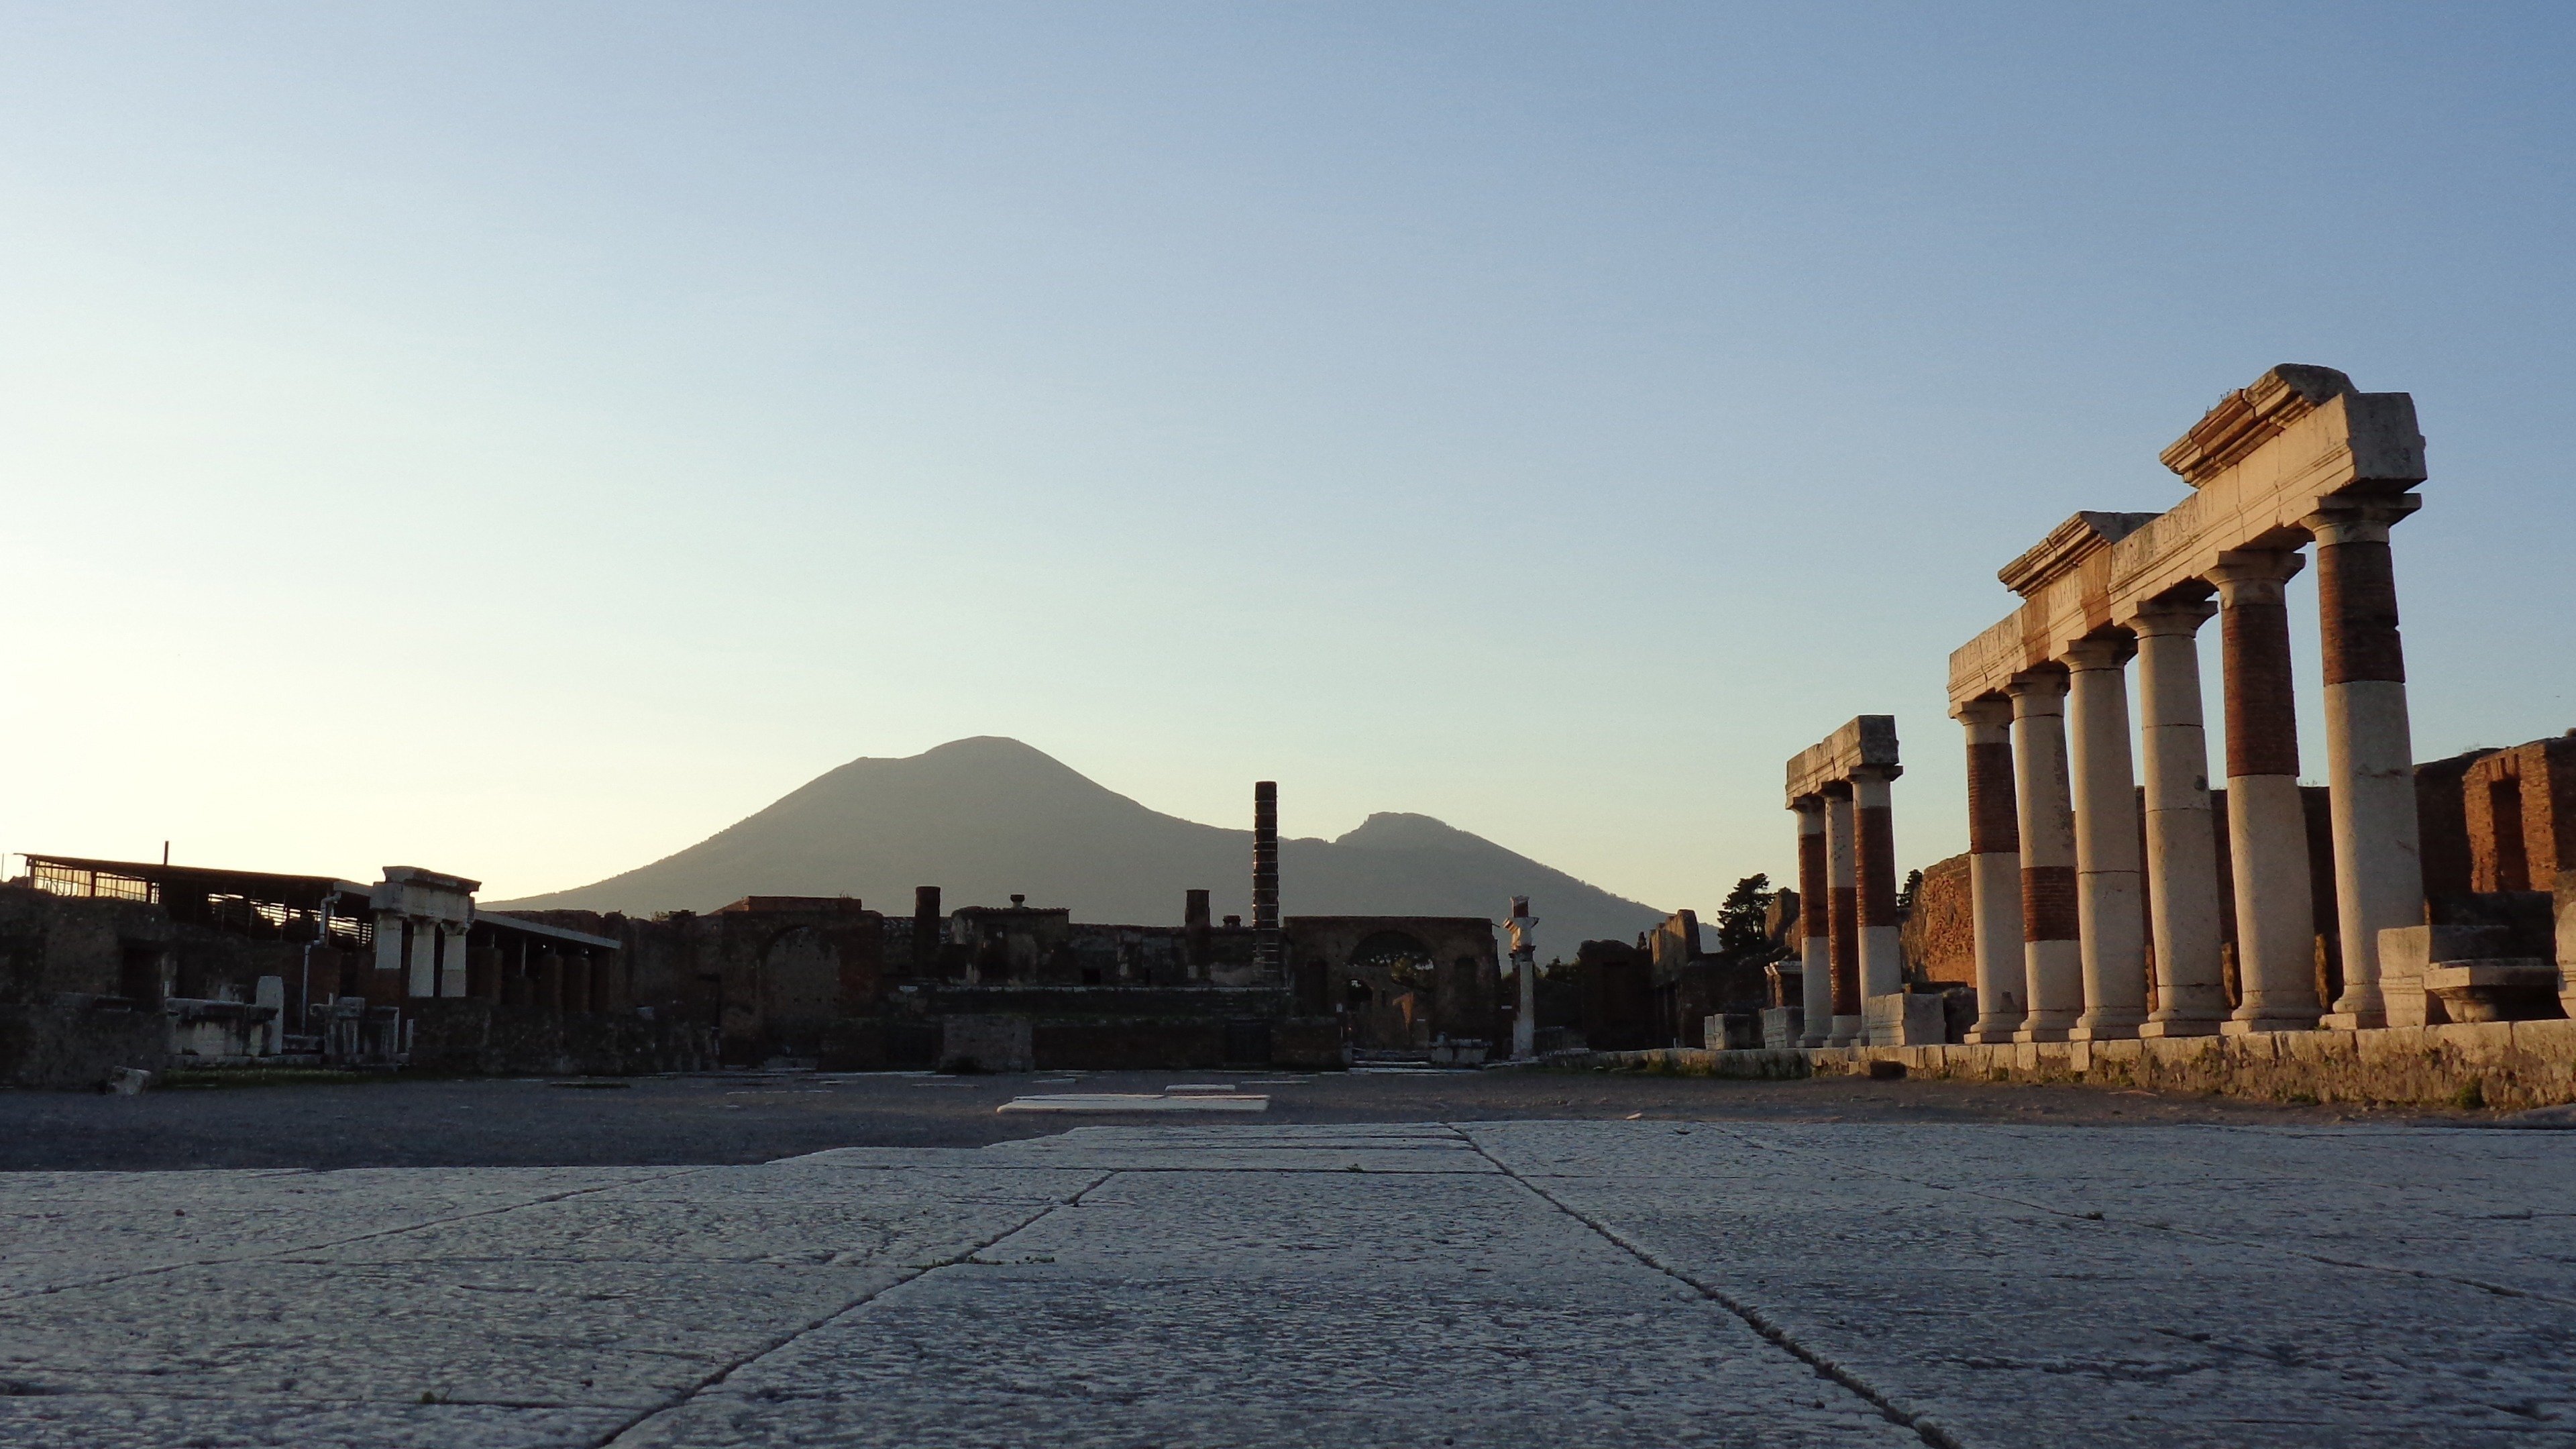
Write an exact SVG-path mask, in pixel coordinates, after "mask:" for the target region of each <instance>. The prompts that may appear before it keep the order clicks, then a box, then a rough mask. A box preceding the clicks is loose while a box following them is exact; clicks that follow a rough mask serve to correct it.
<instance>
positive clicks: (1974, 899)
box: [1959, 698, 2030, 1043]
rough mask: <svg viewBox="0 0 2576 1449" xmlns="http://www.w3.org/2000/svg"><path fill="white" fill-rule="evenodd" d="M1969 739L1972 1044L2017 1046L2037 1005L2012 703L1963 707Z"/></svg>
mask: <svg viewBox="0 0 2576 1449" xmlns="http://www.w3.org/2000/svg"><path fill="white" fill-rule="evenodd" d="M1959 723H1960V724H1962V725H1964V726H1966V727H1967V732H1968V891H1969V896H1970V907H1969V909H1970V912H1971V914H1972V915H1973V917H1974V919H1975V926H1976V935H1977V1021H1976V1025H1974V1026H1972V1027H1970V1028H1969V1029H1968V1035H1967V1039H1968V1040H1969V1041H1971V1042H1978V1043H1991V1042H2006V1041H2010V1040H2012V1037H2013V1033H2014V1032H2015V1031H2018V1030H2020V1029H2021V1024H2022V1017H2023V1016H2024V1015H2025V1014H2026V1008H2027V1006H2028V1004H2029V1001H2030V987H2029V984H2028V981H2027V979H2026V977H2027V968H2026V966H2025V963H2024V962H2023V959H2022V929H2021V821H2020V820H2019V818H2018V817H2017V816H2016V814H2015V806H2014V804H2013V800H2014V791H2013V760H2012V702H2011V701H2009V700H2003V699H1993V698H1987V699H1980V700H1975V701H1972V702H1971V703H1968V704H1965V705H1962V706H1960V708H1959Z"/></svg>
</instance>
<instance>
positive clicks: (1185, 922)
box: [1181, 890, 1214, 977]
mask: <svg viewBox="0 0 2576 1449" xmlns="http://www.w3.org/2000/svg"><path fill="white" fill-rule="evenodd" d="M1212 919H1213V918H1212V917H1211V916H1210V915H1209V913H1208V893H1207V892H1206V891H1203V890H1192V891H1189V892H1188V893H1186V894H1185V895H1183V896H1182V898H1181V942H1182V947H1183V949H1184V950H1185V951H1186V952H1187V953H1188V956H1189V963H1188V964H1189V966H1190V968H1191V969H1190V973H1189V974H1190V975H1191V976H1192V977H1196V976H1198V975H1200V974H1202V973H1203V972H1204V971H1205V970H1206V969H1207V966H1208V963H1209V961H1210V960H1212V959H1213V957H1214V953H1213V949H1212V944H1211V942H1212V933H1213V931H1214V927H1213V926H1211V925H1210V924H1209V923H1210V921H1211V920H1212Z"/></svg>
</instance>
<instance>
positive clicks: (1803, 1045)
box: [1798, 1033, 1826, 1051]
mask: <svg viewBox="0 0 2576 1449" xmlns="http://www.w3.org/2000/svg"><path fill="white" fill-rule="evenodd" d="M1825 1041H1826V1038H1825V1037H1824V1035H1823V1034H1821V1033H1818V1034H1816V1035H1812V1036H1802V1037H1800V1038H1798V1047H1799V1049H1800V1050H1801V1051H1804V1050H1806V1049H1808V1048H1810V1047H1820V1046H1823V1045H1825Z"/></svg>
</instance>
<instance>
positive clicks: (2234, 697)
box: [2210, 550, 2318, 1035]
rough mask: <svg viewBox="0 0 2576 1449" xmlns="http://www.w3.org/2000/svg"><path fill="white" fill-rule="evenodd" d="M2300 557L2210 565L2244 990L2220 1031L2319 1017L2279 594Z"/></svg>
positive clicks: (2290, 1024)
mask: <svg viewBox="0 0 2576 1449" xmlns="http://www.w3.org/2000/svg"><path fill="white" fill-rule="evenodd" d="M2300 562H2301V561H2300V559H2299V556H2298V555H2297V554H2295V553H2285V552H2274V551H2255V550H2247V551H2243V552H2238V553H2231V554H2226V555H2223V556H2222V557H2221V560H2220V562H2219V565H2218V567H2217V568H2215V569H2212V570H2211V571H2210V578H2211V579H2212V581H2214V582H2215V583H2216V584H2217V585H2218V602H2219V642H2220V646H2221V648H2222V650H2223V651H2224V663H2225V665H2226V673H2227V837H2228V843H2229V855H2230V856H2231V858H2232V862H2233V865H2234V869H2235V875H2236V972H2237V979H2238V981H2239V983H2240V984H2241V986H2242V988H2243V992H2242V999H2241V1000H2240V1001H2239V1002H2238V1003H2237V1007H2236V1011H2235V1013H2234V1014H2233V1015H2231V1016H2230V1017H2229V1018H2228V1020H2227V1022H2226V1025H2225V1026H2224V1027H2223V1028H2222V1029H2223V1030H2224V1031H2226V1032H2228V1033H2229V1034H2231V1035H2237V1034H2242V1033H2246V1032H2257V1031H2295V1030H2305V1029H2308V1028H2311V1027H2314V1026H2315V1025H2316V1024H2317V1013H2318V1005H2317V988H2316V916H2315V900H2314V897H2313V896H2312V895H2311V893H2310V891H2309V889H2308V820H2307V809H2306V807H2305V806H2304V805H2303V804H2302V803H2301V802H2300V799H2299V721H2298V708H2297V705H2296V704H2295V702H2294V701H2293V699H2292V697H2291V693H2290V686H2291V674H2290V617H2289V610H2288V608H2287V607H2286V606H2285V605H2284V604H2283V602H2282V594H2281V588H2282V585H2283V584H2285V583H2287V582H2288V581H2289V579H2290V577H2291V576H2292V575H2294V574H2296V573H2297V572H2298V571H2299V568H2300Z"/></svg>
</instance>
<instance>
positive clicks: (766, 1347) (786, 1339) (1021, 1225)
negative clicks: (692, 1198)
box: [593, 1168, 1118, 1449]
mask: <svg viewBox="0 0 2576 1449" xmlns="http://www.w3.org/2000/svg"><path fill="white" fill-rule="evenodd" d="M1116 1176H1118V1170H1117V1169H1115V1168H1110V1169H1104V1170H1102V1171H1101V1172H1100V1175H1099V1176H1097V1177H1095V1178H1093V1179H1092V1180H1091V1181H1090V1182H1088V1183H1085V1184H1084V1185H1083V1186H1082V1187H1081V1188H1080V1189H1078V1190H1077V1191H1075V1192H1074V1194H1073V1195H1072V1196H1071V1197H1067V1198H1063V1199H1060V1200H1058V1201H1055V1202H1051V1203H1048V1204H1047V1205H1046V1206H1045V1207H1042V1208H1040V1209H1038V1210H1037V1211H1036V1212H1034V1213H1031V1214H1029V1215H1028V1216H1027V1217H1025V1218H1022V1219H1021V1220H1020V1221H1018V1222H1016V1223H1014V1224H1012V1225H1011V1226H1009V1227H1007V1228H1004V1229H1003V1230H1002V1231H1000V1232H998V1233H995V1234H994V1235H992V1236H991V1237H989V1238H986V1239H984V1240H983V1241H982V1242H980V1243H977V1244H975V1245H974V1246H973V1247H970V1248H967V1249H965V1250H964V1251H962V1252H958V1253H953V1254H951V1255H949V1256H948V1257H946V1258H943V1259H941V1260H939V1261H938V1262H936V1263H927V1264H923V1265H920V1266H918V1267H915V1268H914V1269H913V1270H912V1271H911V1272H908V1273H905V1274H904V1275H903V1276H902V1277H900V1278H897V1279H895V1280H894V1281H893V1282H891V1283H886V1284H881V1285H880V1286H878V1287H876V1288H873V1289H870V1290H869V1291H868V1292H866V1293H863V1294H860V1295H859V1296H858V1297H856V1298H854V1299H852V1300H850V1301H849V1302H847V1303H844V1304H842V1305H841V1306H840V1307H838V1308H835V1309H833V1310H832V1311H831V1312H829V1313H826V1314H824V1315H823V1316H822V1317H820V1318H817V1319H815V1320H813V1321H812V1322H810V1323H807V1324H805V1325H804V1326H803V1327H801V1328H794V1329H790V1330H788V1331H787V1332H786V1333H783V1334H780V1335H778V1336H777V1337H775V1338H772V1339H771V1340H769V1342H767V1343H765V1344H763V1345H761V1346H760V1347H758V1348H756V1349H753V1350H752V1351H751V1352H749V1353H747V1354H744V1355H743V1356H742V1357H740V1358H737V1359H735V1360H734V1361H733V1362H732V1363H729V1364H727V1365H725V1366H724V1367H723V1368H720V1369H717V1370H716V1371H715V1372H713V1373H711V1374H708V1375H706V1376H705V1377H704V1378H701V1379H699V1380H698V1382H696V1383H694V1384H692V1385H690V1386H689V1387H687V1388H685V1389H682V1390H681V1391H680V1392H679V1393H678V1394H676V1395H673V1396H672V1397H671V1398H670V1399H669V1400H667V1401H666V1402H663V1403H660V1404H656V1405H654V1406H653V1407H652V1408H649V1409H646V1410H645V1411H643V1412H642V1413H640V1414H637V1415H635V1416H634V1417H633V1418H631V1419H628V1420H627V1421H626V1422H625V1423H623V1424H620V1425H618V1426H617V1427H616V1428H614V1429H612V1430H610V1431H609V1432H608V1433H607V1434H605V1435H603V1436H601V1437H600V1438H599V1439H597V1440H595V1441H593V1443H594V1445H595V1449H609V1446H611V1445H614V1444H616V1443H617V1442H618V1441H619V1440H622V1439H624V1438H626V1437H627V1436H628V1435H630V1434H632V1433H634V1432H635V1431H636V1430H638V1429H641V1428H643V1427H644V1426H646V1425H648V1424H650V1423H652V1422H653V1421H654V1420H655V1419H658V1418H661V1417H662V1416H663V1415H665V1414H669V1413H673V1412H675V1411H677V1410H680V1409H683V1408H686V1407H688V1406H689V1405H690V1404H691V1403H693V1402H695V1401H696V1400H697V1398H698V1397H699V1396H700V1395H702V1394H704V1393H706V1392H707V1391H708V1390H709V1389H712V1388H715V1387H717V1386H719V1385H721V1384H723V1383H724V1382H725V1381H726V1380H727V1379H730V1378H732V1377H733V1376H734V1375H735V1374H738V1373H740V1372H742V1371H743V1370H744V1369H747V1368H749V1367H751V1366H752V1365H753V1364H756V1363H758V1362H760V1361H761V1360H762V1359H764V1358H767V1357H769V1356H770V1355H771V1354H774V1353H776V1352H778V1351H779V1350H780V1349H783V1348H785V1347H787V1346H788V1345H790V1344H792V1343H794V1342H796V1341H797V1340H798V1339H801V1338H803V1337H805V1336H806V1335H808V1334H810V1333H813V1332H815V1331H816V1330H817V1329H822V1328H828V1327H830V1326H831V1325H832V1324H834V1323H837V1322H839V1321H841V1320H842V1319H844V1318H847V1317H848V1316H850V1315H851V1314H853V1313H857V1312H858V1311H860V1310H861V1309H864V1308H866V1307H868V1306H869V1305H870V1304H872V1303H875V1302H876V1301H877V1300H878V1299H880V1298H883V1297H884V1296H885V1295H886V1294H888V1293H891V1292H893V1291H894V1290H895V1289H897V1288H900V1287H902V1286H903V1285H905V1284H907V1283H912V1282H916V1281H918V1280H920V1279H922V1278H926V1277H928V1276H930V1275H931V1274H933V1273H937V1272H941V1271H944V1270H946V1269H949V1268H954V1267H957V1266H959V1265H960V1264H964V1263H978V1262H983V1261H984V1259H983V1254H985V1253H988V1252H991V1251H992V1250H993V1249H994V1248H997V1247H999V1246H1001V1245H1002V1244H1003V1243H1006V1242H1008V1241H1010V1240H1011V1239H1012V1238H1015V1237H1017V1236H1019V1235H1020V1234H1022V1233H1024V1232H1027V1231H1028V1230H1029V1229H1031V1228H1033V1227H1036V1226H1037V1225H1038V1224H1039V1223H1042V1222H1044V1221H1046V1220H1047V1219H1048V1218H1050V1217H1053V1216H1054V1215H1056V1214H1057V1213H1060V1212H1062V1211H1064V1210H1065V1209H1066V1208H1070V1207H1080V1206H1081V1205H1082V1200H1083V1199H1084V1198H1086V1197H1088V1196H1090V1195H1091V1193H1092V1192H1093V1190H1095V1189H1097V1188H1099V1187H1100V1186H1101V1185H1102V1184H1104V1183H1106V1182H1108V1181H1109V1180H1110V1179H1111V1178H1113V1177H1116Z"/></svg>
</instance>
